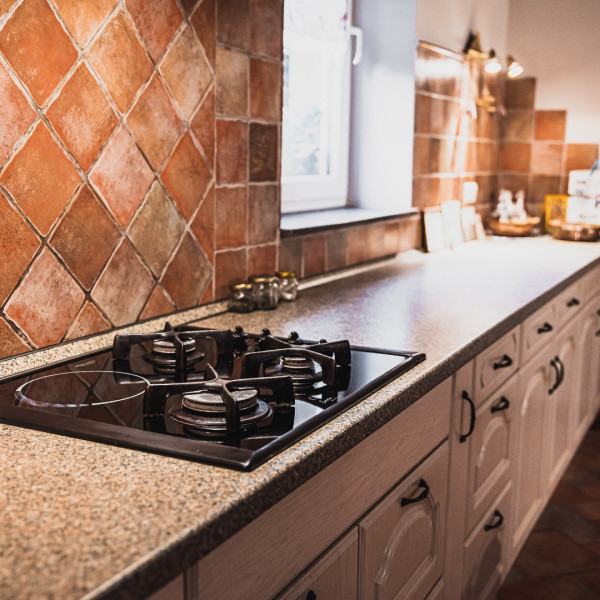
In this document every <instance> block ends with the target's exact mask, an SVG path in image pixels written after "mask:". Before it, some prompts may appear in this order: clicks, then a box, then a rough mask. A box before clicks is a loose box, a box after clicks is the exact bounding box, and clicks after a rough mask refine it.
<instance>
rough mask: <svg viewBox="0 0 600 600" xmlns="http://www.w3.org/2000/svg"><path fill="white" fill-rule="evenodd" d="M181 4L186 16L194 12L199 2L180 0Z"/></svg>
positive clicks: (195, 0)
mask: <svg viewBox="0 0 600 600" xmlns="http://www.w3.org/2000/svg"><path fill="white" fill-rule="evenodd" d="M179 1H180V2H181V6H182V7H183V10H184V11H185V13H186V14H189V13H190V12H192V10H193V9H194V7H195V6H196V4H198V2H199V0H179Z"/></svg>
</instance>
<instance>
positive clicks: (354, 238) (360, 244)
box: [348, 226, 369, 265]
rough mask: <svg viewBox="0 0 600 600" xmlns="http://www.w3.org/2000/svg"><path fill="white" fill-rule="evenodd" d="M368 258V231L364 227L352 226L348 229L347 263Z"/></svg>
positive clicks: (354, 262) (351, 263)
mask: <svg viewBox="0 0 600 600" xmlns="http://www.w3.org/2000/svg"><path fill="white" fill-rule="evenodd" d="M366 260H369V231H368V229H367V228H366V227H363V226H358V227H352V228H350V229H349V230H348V264H349V265H355V264H356V263H360V262H364V261H366Z"/></svg>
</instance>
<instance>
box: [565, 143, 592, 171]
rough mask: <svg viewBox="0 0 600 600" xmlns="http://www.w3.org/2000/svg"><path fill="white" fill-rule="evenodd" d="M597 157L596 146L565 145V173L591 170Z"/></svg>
mask: <svg viewBox="0 0 600 600" xmlns="http://www.w3.org/2000/svg"><path fill="white" fill-rule="evenodd" d="M597 156H598V144H567V159H566V164H565V172H566V173H567V174H568V173H569V172H570V171H574V170H576V169H591V168H592V165H593V164H594V161H595V160H596V158H597Z"/></svg>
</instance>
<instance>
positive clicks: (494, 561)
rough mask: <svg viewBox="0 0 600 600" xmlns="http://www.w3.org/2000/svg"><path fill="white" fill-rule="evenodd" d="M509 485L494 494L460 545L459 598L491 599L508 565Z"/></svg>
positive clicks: (470, 599) (471, 599) (465, 599)
mask: <svg viewBox="0 0 600 600" xmlns="http://www.w3.org/2000/svg"><path fill="white" fill-rule="evenodd" d="M510 490H511V487H510V484H508V485H507V486H506V487H505V488H504V490H503V491H502V493H501V494H500V495H499V496H498V497H497V499H496V501H495V502H494V503H493V504H492V506H491V508H490V509H488V512H487V513H486V514H484V516H483V519H482V520H481V521H480V522H479V523H478V524H477V525H476V526H475V528H474V529H473V531H472V532H471V535H470V536H469V537H468V538H467V539H466V540H465V544H464V572H463V581H464V582H465V583H464V586H463V593H462V595H461V598H462V600H487V599H490V598H493V597H494V596H493V595H494V593H495V592H496V591H497V590H498V588H499V587H500V583H501V580H502V577H503V575H504V572H505V570H506V569H507V567H508V562H507V560H508V554H509V553H508V551H507V548H506V545H507V542H509V540H508V535H507V532H508V531H509V530H510V504H511V503H510V500H511V498H510Z"/></svg>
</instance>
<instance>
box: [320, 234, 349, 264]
mask: <svg viewBox="0 0 600 600" xmlns="http://www.w3.org/2000/svg"><path fill="white" fill-rule="evenodd" d="M325 242H326V244H327V270H328V271H333V270H335V269H342V268H343V267H345V266H346V265H347V260H346V257H347V253H348V232H347V231H345V230H344V229H337V230H333V231H330V232H329V233H328V234H327V237H326V240H325Z"/></svg>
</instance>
